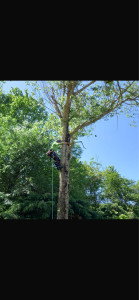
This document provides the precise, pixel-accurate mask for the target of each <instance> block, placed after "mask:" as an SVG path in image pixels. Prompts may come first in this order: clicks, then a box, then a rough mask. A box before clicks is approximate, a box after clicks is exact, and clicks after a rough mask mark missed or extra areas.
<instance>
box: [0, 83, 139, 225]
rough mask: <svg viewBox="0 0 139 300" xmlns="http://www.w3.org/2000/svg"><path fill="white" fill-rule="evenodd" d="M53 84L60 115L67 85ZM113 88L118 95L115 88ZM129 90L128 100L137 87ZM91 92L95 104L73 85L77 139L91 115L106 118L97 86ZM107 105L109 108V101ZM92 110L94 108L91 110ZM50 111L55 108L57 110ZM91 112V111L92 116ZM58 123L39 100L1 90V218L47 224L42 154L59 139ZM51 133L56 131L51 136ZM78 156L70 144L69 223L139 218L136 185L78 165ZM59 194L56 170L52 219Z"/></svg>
mask: <svg viewBox="0 0 139 300" xmlns="http://www.w3.org/2000/svg"><path fill="white" fill-rule="evenodd" d="M53 84H55V83H53ZM56 84H57V85H56V86H57V94H58V93H59V94H58V96H57V97H59V98H57V99H59V104H58V107H59V110H60V108H61V110H60V111H61V113H62V101H63V103H64V95H65V94H64V92H65V90H64V89H66V88H67V85H65V86H64V83H63V82H62V83H61V82H59V83H56ZM60 84H62V89H63V90H62V91H63V94H62V92H61V94H60V92H59V88H58V86H59V85H60ZM111 84H113V85H114V88H118V89H119V93H121V90H120V88H121V87H118V83H116V84H115V83H111ZM130 84H131V83H130ZM88 87H89V86H88ZM131 87H132V89H130V97H131V94H132V95H133V94H134V92H135V91H134V89H135V87H134V88H133V85H131ZM93 88H94V89H95V90H94V91H95V95H96V97H95V100H93V99H94V98H92V102H87V97H90V96H89V95H88V94H87V92H85V90H84V89H83V84H81V83H80V82H79V83H77V85H76V89H75V91H74V97H73V101H72V107H71V114H70V126H71V127H70V131H71V133H72V132H74V133H75V135H76V133H77V131H75V130H76V129H77V128H79V126H81V124H83V123H84V122H86V118H87V119H88V122H89V118H91V119H90V121H91V120H92V116H93V118H94V119H97V118H98V116H99V115H100V114H104V115H105V111H104V102H105V104H106V103H107V102H106V98H105V99H103V97H101V98H99V93H100V87H99V86H97V85H96V86H94V87H93ZM103 88H104V89H105V93H106V91H107V93H108V97H109V98H110V97H111V93H112V91H111V89H110V83H108V84H106V85H105V84H103ZM79 89H82V94H81V96H80V98H78V99H77V98H76V97H77V95H78V91H79ZM121 89H126V86H124V85H123V87H122V88H121ZM94 91H93V93H94ZM55 93H56V90H55ZM113 93H114V90H113ZM61 96H63V98H61ZM133 96H134V100H133V101H134V102H136V101H137V100H136V99H137V98H136V99H135V94H134V95H133ZM92 97H93V95H92ZM109 98H108V99H109ZM62 99H63V100H62ZM85 99H86V100H85ZM88 99H89V98H88ZM119 99H120V98H119ZM57 101H58V100H57ZM103 101H104V102H103ZM107 101H108V100H107ZM87 105H89V107H88V106H87ZM108 105H109V107H110V102H109V104H108ZM113 105H114V103H113ZM115 105H116V103H115ZM94 106H95V107H97V109H95V110H93V107H94ZM129 107H131V104H130V105H129ZM75 108H76V109H75ZM117 108H118V107H117ZM53 109H56V106H55V107H53ZM57 110H58V108H57ZM75 110H76V111H79V115H80V119H79V118H78V116H77V119H76V117H75V114H74V111H75ZM127 110H128V108H126V113H127ZM83 111H84V113H83ZM89 112H91V117H90V113H89ZM48 121H49V122H48ZM50 121H51V122H50ZM56 124H60V116H58V117H56V119H54V114H53V113H52V114H51V113H49V114H48V111H47V110H46V105H45V101H44V100H43V98H42V97H40V98H38V99H37V100H36V99H35V95H34V96H33V95H32V96H30V95H29V93H28V92H27V91H26V92H25V94H23V92H22V91H20V90H19V89H18V88H16V89H11V91H10V92H9V93H7V94H4V93H3V92H2V90H1V92H0V144H1V146H0V218H2V219H51V216H52V215H51V214H52V195H51V180H52V177H51V171H52V170H51V163H50V161H49V159H48V157H47V156H46V154H45V153H46V151H47V150H48V149H49V147H50V144H51V141H52V140H53V139H54V136H55V137H56V136H58V134H59V132H58V130H60V129H58V130H56ZM52 128H54V129H55V131H54V133H53V131H52ZM59 128H60V127H59ZM84 134H85V127H82V128H80V135H78V136H82V135H84ZM81 153H82V150H81V148H80V146H79V145H77V144H74V146H73V148H72V156H71V168H70V201H69V203H70V206H69V219H74V218H76V219H133V218H136V219H137V218H138V217H139V215H138V203H139V181H138V182H134V181H133V180H129V179H127V178H123V177H122V176H121V175H120V174H119V173H118V171H117V170H115V168H114V166H108V167H107V168H105V169H104V168H103V166H101V165H100V164H98V163H96V162H95V161H94V159H92V161H90V164H87V163H86V162H81V161H80V157H81ZM58 190H59V178H58V173H57V170H56V169H54V198H53V200H54V218H56V211H57V201H58Z"/></svg>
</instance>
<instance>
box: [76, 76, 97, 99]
mask: <svg viewBox="0 0 139 300" xmlns="http://www.w3.org/2000/svg"><path fill="white" fill-rule="evenodd" d="M95 81H96V80H92V81H91V82H89V83H88V84H86V85H85V86H84V87H83V88H81V89H80V90H78V91H76V92H73V95H74V96H76V95H78V94H79V93H81V92H82V91H83V90H85V89H86V88H87V87H88V86H90V85H91V84H92V83H94V82H95Z"/></svg>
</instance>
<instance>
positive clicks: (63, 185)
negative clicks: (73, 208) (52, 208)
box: [57, 145, 70, 219]
mask: <svg viewBox="0 0 139 300" xmlns="http://www.w3.org/2000/svg"><path fill="white" fill-rule="evenodd" d="M61 165H62V166H63V168H62V169H61V171H60V175H59V181H60V185H59V200H58V207H57V219H68V212H69V170H70V149H69V145H62V151H61Z"/></svg>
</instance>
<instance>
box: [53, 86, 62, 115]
mask: <svg viewBox="0 0 139 300" xmlns="http://www.w3.org/2000/svg"><path fill="white" fill-rule="evenodd" d="M51 98H52V100H53V104H54V106H55V108H56V111H57V114H58V116H59V117H60V118H62V114H61V111H60V109H59V107H58V103H57V101H56V99H55V95H54V89H53V87H52V95H51Z"/></svg>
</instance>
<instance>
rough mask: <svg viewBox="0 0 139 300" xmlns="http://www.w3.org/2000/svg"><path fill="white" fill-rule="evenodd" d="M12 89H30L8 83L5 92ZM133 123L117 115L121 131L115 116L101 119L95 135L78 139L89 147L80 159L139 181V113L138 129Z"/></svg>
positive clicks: (21, 83) (94, 132) (18, 83)
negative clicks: (109, 168) (112, 169)
mask: <svg viewBox="0 0 139 300" xmlns="http://www.w3.org/2000/svg"><path fill="white" fill-rule="evenodd" d="M11 86H12V87H19V88H20V89H21V90H24V89H26V88H28V87H27V86H26V85H25V81H6V83H5V84H4V86H3V91H4V92H8V91H9V90H10V88H11ZM130 123H131V119H129V118H127V117H126V115H120V116H118V128H117V117H116V116H114V117H112V118H110V119H109V120H108V121H104V120H99V121H98V122H97V123H96V124H95V125H94V127H93V128H94V130H93V135H92V136H90V137H83V138H82V139H81V138H79V140H82V142H83V144H84V146H85V147H86V149H84V148H82V150H83V153H82V157H81V160H82V161H86V162H87V163H89V161H90V159H91V158H93V157H94V160H95V161H97V162H98V163H101V164H102V167H103V168H106V167H108V166H110V165H113V166H114V167H115V169H116V170H117V171H118V172H119V174H120V175H121V176H123V177H126V178H128V179H133V180H135V181H137V180H139V110H138V113H137V116H136V127H133V126H129V124H130ZM95 134H96V135H97V137H95ZM79 145H81V144H79Z"/></svg>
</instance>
